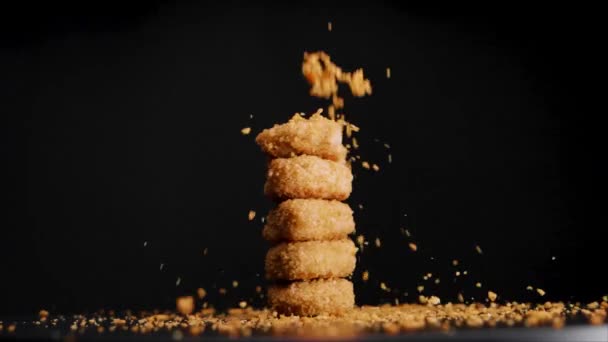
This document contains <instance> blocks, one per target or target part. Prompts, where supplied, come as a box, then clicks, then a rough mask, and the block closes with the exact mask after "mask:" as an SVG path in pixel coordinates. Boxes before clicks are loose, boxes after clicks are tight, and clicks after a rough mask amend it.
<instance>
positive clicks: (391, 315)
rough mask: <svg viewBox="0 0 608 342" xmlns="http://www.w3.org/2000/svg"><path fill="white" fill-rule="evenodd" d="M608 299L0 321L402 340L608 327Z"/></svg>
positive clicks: (3, 327) (14, 325)
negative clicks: (460, 332)
mask: <svg viewBox="0 0 608 342" xmlns="http://www.w3.org/2000/svg"><path fill="white" fill-rule="evenodd" d="M606 299H608V298H606V297H604V298H603V300H602V301H596V302H593V303H589V304H586V305H585V304H581V303H572V304H565V303H562V302H546V303H544V304H537V305H532V304H529V303H517V302H512V303H505V304H497V303H491V304H490V305H484V304H481V303H472V304H468V305H467V304H452V303H447V304H445V305H440V304H439V305H433V304H431V303H427V304H403V305H399V306H391V305H383V306H362V307H357V308H354V309H352V310H348V311H347V312H344V313H343V314H342V315H339V316H335V315H318V316H315V317H298V316H284V315H281V314H279V313H278V312H277V311H274V310H268V309H264V310H255V309H251V308H246V309H230V310H228V312H226V313H222V314H217V313H216V312H215V311H214V309H203V310H201V311H199V312H196V313H194V314H188V315H182V314H176V313H170V312H142V313H139V314H133V313H126V314H123V315H117V314H116V313H114V312H112V311H108V312H99V313H97V314H93V315H87V316H85V315H74V316H53V315H51V314H49V312H47V311H45V310H42V311H41V312H40V317H39V318H38V319H37V320H35V321H29V322H23V321H19V322H2V321H0V336H3V335H4V336H6V335H10V334H15V333H18V332H19V330H20V329H25V328H26V327H27V328H28V329H32V328H34V329H41V330H42V329H53V330H59V331H62V332H63V331H65V330H67V331H68V333H70V334H84V333H98V334H119V333H121V332H122V333H131V334H150V333H169V334H171V335H172V336H173V338H174V339H181V338H183V337H184V336H197V335H201V334H205V335H210V334H220V335H226V336H234V337H236V336H251V335H279V336H287V335H289V336H319V337H332V336H334V337H349V336H359V335H364V334H373V333H385V334H398V333H405V332H415V331H429V330H430V331H433V330H436V331H450V330H454V329H458V328H483V327H485V328H492V327H501V326H505V327H511V326H525V327H538V326H550V327H554V328H561V327H563V326H564V325H565V324H567V323H578V322H585V321H586V322H588V323H590V324H593V325H600V324H603V323H604V322H605V321H606V315H607V313H608V301H607V300H606Z"/></svg>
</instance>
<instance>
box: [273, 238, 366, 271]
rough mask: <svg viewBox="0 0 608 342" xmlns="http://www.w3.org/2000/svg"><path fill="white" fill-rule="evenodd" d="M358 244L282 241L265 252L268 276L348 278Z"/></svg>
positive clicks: (347, 242) (354, 261) (338, 241)
mask: <svg viewBox="0 0 608 342" xmlns="http://www.w3.org/2000/svg"><path fill="white" fill-rule="evenodd" d="M356 253H357V247H355V244H354V243H353V242H352V241H351V240H349V239H343V240H333V241H304V242H290V243H280V244H278V245H276V246H274V247H272V248H271V249H269V250H268V253H267V254H266V264H265V266H266V277H267V278H268V279H274V280H309V279H316V278H334V277H348V276H349V275H351V274H352V272H353V270H354V269H355V263H356V261H357V260H356V257H355V254H356Z"/></svg>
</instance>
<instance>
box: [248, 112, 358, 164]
mask: <svg viewBox="0 0 608 342" xmlns="http://www.w3.org/2000/svg"><path fill="white" fill-rule="evenodd" d="M255 141H256V142H257V144H258V145H260V147H261V148H262V150H263V151H264V152H265V153H267V154H269V155H271V156H272V157H275V158H289V157H293V156H299V155H302V154H307V155H311V156H317V157H320V158H323V159H329V160H333V161H343V160H344V159H345V158H346V148H345V147H344V146H343V145H342V124H341V123H338V122H336V121H332V120H329V119H327V118H325V117H323V116H321V115H320V114H313V115H312V116H311V117H310V118H309V119H306V118H303V117H302V116H300V115H298V114H296V115H294V116H293V117H292V118H291V120H289V121H288V122H287V123H284V124H282V125H274V126H273V127H272V128H268V129H265V130H263V131H262V133H260V134H258V136H257V137H256V139H255Z"/></svg>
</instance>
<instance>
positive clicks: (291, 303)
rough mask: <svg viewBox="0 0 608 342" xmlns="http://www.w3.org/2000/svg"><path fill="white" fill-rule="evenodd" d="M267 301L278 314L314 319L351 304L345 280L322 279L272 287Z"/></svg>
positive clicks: (350, 291)
mask: <svg viewBox="0 0 608 342" xmlns="http://www.w3.org/2000/svg"><path fill="white" fill-rule="evenodd" d="M268 302H269V304H270V306H272V307H273V308H274V309H275V310H277V311H278V312H280V313H282V314H286V315H289V314H293V315H299V316H315V315H320V314H330V315H338V314H342V313H345V312H347V311H348V310H351V309H352V308H353V307H354V305H355V294H354V291H353V283H351V282H350V281H348V280H345V279H326V280H312V281H303V282H294V283H291V284H288V285H272V286H270V287H269V288H268Z"/></svg>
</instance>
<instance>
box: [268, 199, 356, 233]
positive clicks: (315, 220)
mask: <svg viewBox="0 0 608 342" xmlns="http://www.w3.org/2000/svg"><path fill="white" fill-rule="evenodd" d="M354 230H355V221H354V219H353V211H352V210H351V209H350V207H349V206H348V204H346V203H342V202H338V201H333V200H331V201H328V200H319V199H291V200H287V201H284V202H282V203H280V204H279V205H278V206H277V207H276V208H274V209H273V210H271V211H270V213H269V214H268V217H267V220H266V225H265V226H264V230H263V231H262V235H263V236H264V238H265V239H266V240H268V241H272V242H276V241H310V240H336V239H343V238H345V237H346V236H347V235H348V234H350V233H352V232H353V231H354Z"/></svg>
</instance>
